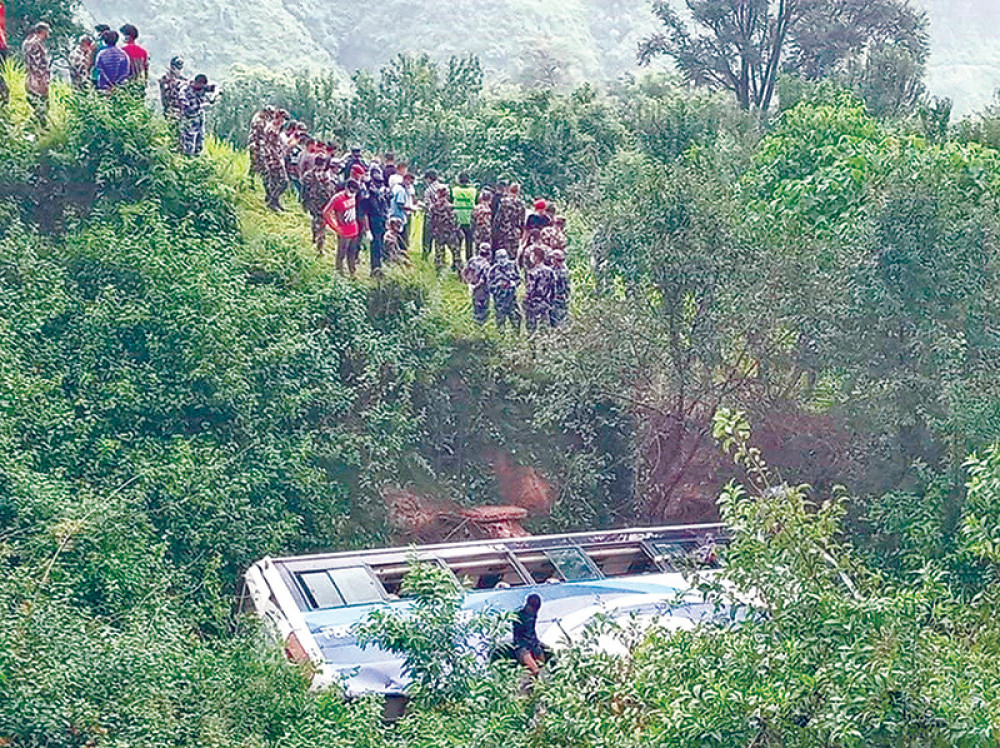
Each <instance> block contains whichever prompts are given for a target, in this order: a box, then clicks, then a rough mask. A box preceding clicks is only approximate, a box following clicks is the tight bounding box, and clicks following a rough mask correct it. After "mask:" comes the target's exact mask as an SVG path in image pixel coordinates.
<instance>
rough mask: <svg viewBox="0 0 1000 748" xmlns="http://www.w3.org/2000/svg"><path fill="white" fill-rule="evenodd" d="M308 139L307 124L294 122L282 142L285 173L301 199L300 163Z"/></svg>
mask: <svg viewBox="0 0 1000 748" xmlns="http://www.w3.org/2000/svg"><path fill="white" fill-rule="evenodd" d="M308 137H309V135H308V131H307V129H306V126H305V123H303V122H293V123H292V124H291V126H290V127H289V128H288V131H287V132H286V133H285V138H284V140H283V141H282V150H283V151H284V154H285V173H286V174H287V175H288V181H289V183H290V184H291V185H292V187H294V188H295V191H296V192H298V193H299V196H300V197H301V195H302V173H301V171H300V170H299V162H300V161H301V160H302V154H303V152H304V151H305V141H306V139H307V138H308Z"/></svg>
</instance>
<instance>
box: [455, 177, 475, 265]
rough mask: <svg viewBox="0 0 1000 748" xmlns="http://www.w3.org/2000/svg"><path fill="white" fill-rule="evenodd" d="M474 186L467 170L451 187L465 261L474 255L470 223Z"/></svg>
mask: <svg viewBox="0 0 1000 748" xmlns="http://www.w3.org/2000/svg"><path fill="white" fill-rule="evenodd" d="M477 194H478V192H477V190H476V186H475V185H474V184H472V183H471V181H470V179H469V172H467V171H463V172H462V173H460V174H459V175H458V184H456V185H455V186H454V187H452V188H451V202H452V205H454V206H455V220H456V222H457V223H458V230H459V233H460V234H461V237H462V243H463V244H465V261H466V262H470V261H471V260H472V258H473V257H474V256H475V247H476V242H475V229H474V228H473V224H472V211H473V210H475V207H476V196H477Z"/></svg>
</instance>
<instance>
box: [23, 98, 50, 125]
mask: <svg viewBox="0 0 1000 748" xmlns="http://www.w3.org/2000/svg"><path fill="white" fill-rule="evenodd" d="M27 94H28V103H29V104H31V109H32V111H33V112H34V113H35V119H37V120H38V124H40V125H41V126H42V127H45V126H46V125H47V124H48V122H49V97H48V96H42V95H40V94H36V93H32V92H31V91H28V92H27Z"/></svg>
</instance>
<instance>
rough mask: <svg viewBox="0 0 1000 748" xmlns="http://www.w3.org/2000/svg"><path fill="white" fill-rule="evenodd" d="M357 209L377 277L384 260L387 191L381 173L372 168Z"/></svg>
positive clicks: (373, 273)
mask: <svg viewBox="0 0 1000 748" xmlns="http://www.w3.org/2000/svg"><path fill="white" fill-rule="evenodd" d="M358 209H359V213H360V214H361V217H362V220H364V222H365V226H366V229H367V231H368V233H369V234H370V235H371V237H370V240H371V272H372V275H373V276H378V275H380V274H381V272H382V262H383V260H385V259H386V258H385V250H384V246H385V245H384V239H385V230H386V226H387V225H388V223H389V189H388V188H387V187H386V186H385V180H384V179H383V178H382V172H381V170H380V169H378V168H374V167H373V168H372V170H371V177H370V179H369V181H368V183H367V185H366V188H365V189H364V190H363V191H362V193H361V195H360V196H359V200H358Z"/></svg>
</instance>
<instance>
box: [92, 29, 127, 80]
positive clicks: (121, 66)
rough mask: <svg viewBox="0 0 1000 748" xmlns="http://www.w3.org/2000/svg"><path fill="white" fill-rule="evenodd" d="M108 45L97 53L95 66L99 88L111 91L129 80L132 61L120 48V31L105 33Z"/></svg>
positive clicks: (105, 42)
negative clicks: (118, 45)
mask: <svg viewBox="0 0 1000 748" xmlns="http://www.w3.org/2000/svg"><path fill="white" fill-rule="evenodd" d="M104 44H105V45H106V46H105V48H104V49H102V50H101V51H100V52H98V54H97V59H96V60H94V67H95V68H96V69H97V88H98V89H100V90H101V91H110V90H111V89H112V88H114V87H115V86H121V85H123V84H125V83H127V82H128V79H129V73H130V71H131V63H130V61H129V58H128V55H127V54H125V53H124V52H122V51H121V50H120V49H118V47H117V44H118V32H117V31H108V32H106V33H105V34H104Z"/></svg>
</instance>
